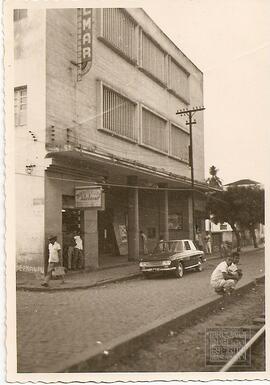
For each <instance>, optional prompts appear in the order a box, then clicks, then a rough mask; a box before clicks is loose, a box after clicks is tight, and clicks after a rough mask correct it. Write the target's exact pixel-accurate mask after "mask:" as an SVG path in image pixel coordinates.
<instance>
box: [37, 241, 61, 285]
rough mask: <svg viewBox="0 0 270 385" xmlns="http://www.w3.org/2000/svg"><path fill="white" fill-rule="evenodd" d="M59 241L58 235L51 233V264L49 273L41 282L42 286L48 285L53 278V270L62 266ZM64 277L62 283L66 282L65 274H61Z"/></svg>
mask: <svg viewBox="0 0 270 385" xmlns="http://www.w3.org/2000/svg"><path fill="white" fill-rule="evenodd" d="M56 241H57V237H56V236H54V235H51V236H50V237H49V246H48V248H49V266H48V270H47V274H46V276H45V280H44V282H43V283H42V284H41V286H45V287H48V286H49V281H50V279H51V278H52V272H53V271H55V270H56V268H57V267H59V266H60V262H61V258H62V256H61V246H60V244H59V243H58V242H56ZM60 277H61V279H62V283H64V275H60Z"/></svg>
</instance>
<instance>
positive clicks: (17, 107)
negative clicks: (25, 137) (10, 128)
mask: <svg viewBox="0 0 270 385" xmlns="http://www.w3.org/2000/svg"><path fill="white" fill-rule="evenodd" d="M14 115H15V126H24V125H26V122H27V87H21V88H15V89H14Z"/></svg>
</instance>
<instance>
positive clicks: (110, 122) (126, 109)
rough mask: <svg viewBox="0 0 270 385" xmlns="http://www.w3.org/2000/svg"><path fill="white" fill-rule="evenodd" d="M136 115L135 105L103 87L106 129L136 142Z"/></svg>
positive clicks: (104, 123) (104, 125)
mask: <svg viewBox="0 0 270 385" xmlns="http://www.w3.org/2000/svg"><path fill="white" fill-rule="evenodd" d="M135 113H136V104H135V103H133V102H132V101H130V100H129V99H127V98H125V97H124V96H122V95H120V94H118V93H117V92H115V91H113V90H111V89H110V88H108V87H106V86H103V128H104V129H106V130H109V131H111V132H112V133H115V134H117V135H120V136H123V137H126V138H129V139H131V140H134V141H136V140H137V134H136V125H135Z"/></svg>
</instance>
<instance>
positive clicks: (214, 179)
mask: <svg viewBox="0 0 270 385" xmlns="http://www.w3.org/2000/svg"><path fill="white" fill-rule="evenodd" d="M218 171H219V170H218V169H217V168H216V167H215V166H211V167H210V168H209V174H210V175H211V177H209V178H207V179H206V183H207V184H208V185H209V186H210V187H216V188H222V182H221V179H220V178H219V177H218V176H217V173H218Z"/></svg>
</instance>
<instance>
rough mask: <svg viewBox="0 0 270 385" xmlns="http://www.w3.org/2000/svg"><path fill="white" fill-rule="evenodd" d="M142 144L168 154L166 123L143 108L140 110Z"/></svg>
mask: <svg viewBox="0 0 270 385" xmlns="http://www.w3.org/2000/svg"><path fill="white" fill-rule="evenodd" d="M142 144H145V145H147V146H150V147H152V148H154V149H157V150H159V151H161V152H165V153H167V152H168V141H167V121H166V120H165V119H163V118H161V117H159V116H158V115H156V114H154V113H152V112H150V111H149V110H147V109H145V108H143V109H142Z"/></svg>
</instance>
